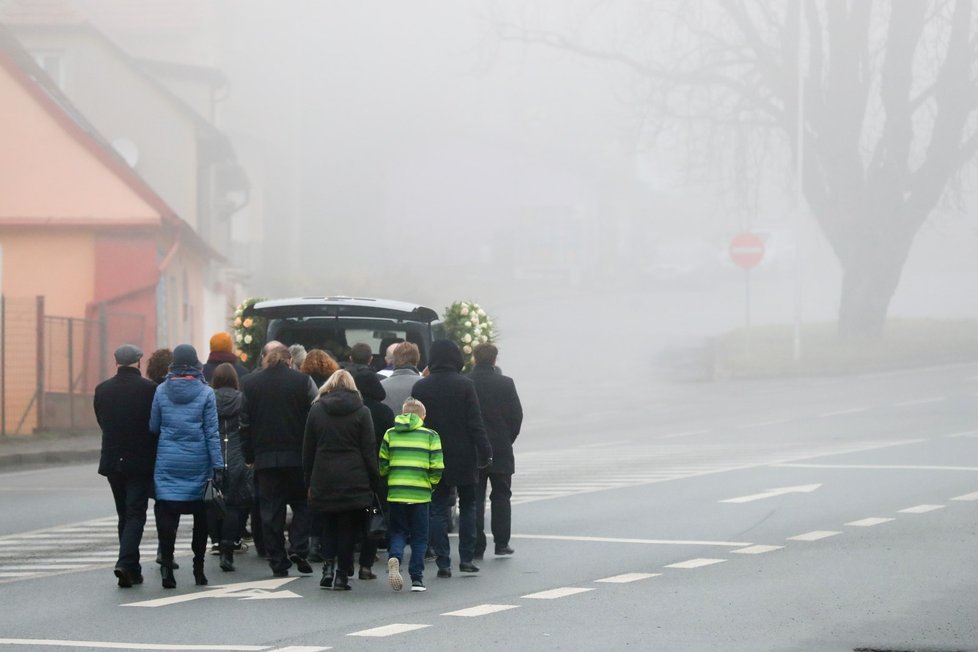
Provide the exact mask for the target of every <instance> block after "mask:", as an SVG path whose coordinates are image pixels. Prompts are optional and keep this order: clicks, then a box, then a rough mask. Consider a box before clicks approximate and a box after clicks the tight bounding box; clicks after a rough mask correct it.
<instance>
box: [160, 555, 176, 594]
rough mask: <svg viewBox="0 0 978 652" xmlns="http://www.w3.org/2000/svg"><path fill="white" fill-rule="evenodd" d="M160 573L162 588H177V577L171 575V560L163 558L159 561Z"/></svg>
mask: <svg viewBox="0 0 978 652" xmlns="http://www.w3.org/2000/svg"><path fill="white" fill-rule="evenodd" d="M160 575H162V576H163V588H164V589H175V588H177V578H175V577H174V576H173V560H168V559H163V560H161V563H160Z"/></svg>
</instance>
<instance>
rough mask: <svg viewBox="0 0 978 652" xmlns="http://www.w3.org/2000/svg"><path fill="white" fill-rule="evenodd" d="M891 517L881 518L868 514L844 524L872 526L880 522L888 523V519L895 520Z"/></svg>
mask: <svg viewBox="0 0 978 652" xmlns="http://www.w3.org/2000/svg"><path fill="white" fill-rule="evenodd" d="M895 520H896V519H893V518H881V517H879V516H870V517H869V518H862V519H859V520H858V521H849V522H848V523H846V525H852V526H854V527H873V526H874V525H880V524H882V523H889V522H890V521H895Z"/></svg>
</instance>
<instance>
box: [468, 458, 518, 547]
mask: <svg viewBox="0 0 978 652" xmlns="http://www.w3.org/2000/svg"><path fill="white" fill-rule="evenodd" d="M486 485H492V492H491V493H490V494H489V502H490V504H491V505H492V515H491V516H490V518H489V527H490V529H491V530H492V540H493V543H494V544H495V546H496V547H497V548H503V547H505V546H508V545H509V537H510V535H511V528H512V519H513V508H512V505H511V504H510V502H509V501H510V498H512V497H513V475H512V474H511V473H489V472H487V471H485V470H482V471H479V487H478V495H477V496H476V500H475V508H476V512H475V529H476V535H475V539H476V540H475V551H476V553H478V554H482V553H484V552H485V551H486Z"/></svg>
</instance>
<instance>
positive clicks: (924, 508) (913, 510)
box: [900, 505, 944, 514]
mask: <svg viewBox="0 0 978 652" xmlns="http://www.w3.org/2000/svg"><path fill="white" fill-rule="evenodd" d="M938 509H944V505H917V506H916V507H908V508H906V509H901V510H900V513H901V514H926V513H927V512H933V511H935V510H938Z"/></svg>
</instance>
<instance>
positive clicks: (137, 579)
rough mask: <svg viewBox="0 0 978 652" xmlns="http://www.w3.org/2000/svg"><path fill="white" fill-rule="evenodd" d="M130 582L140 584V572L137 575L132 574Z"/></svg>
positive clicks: (141, 578) (141, 576) (141, 577)
mask: <svg viewBox="0 0 978 652" xmlns="http://www.w3.org/2000/svg"><path fill="white" fill-rule="evenodd" d="M132 583H133V584H142V583H143V575H142V573H140V574H139V575H133V576H132Z"/></svg>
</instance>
